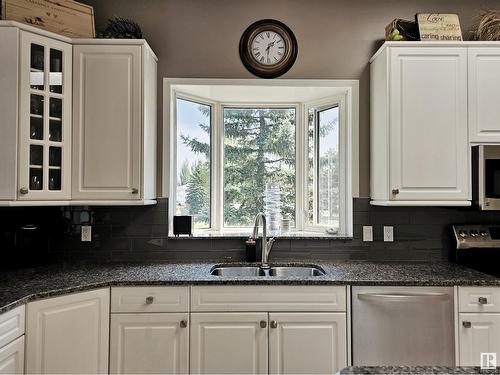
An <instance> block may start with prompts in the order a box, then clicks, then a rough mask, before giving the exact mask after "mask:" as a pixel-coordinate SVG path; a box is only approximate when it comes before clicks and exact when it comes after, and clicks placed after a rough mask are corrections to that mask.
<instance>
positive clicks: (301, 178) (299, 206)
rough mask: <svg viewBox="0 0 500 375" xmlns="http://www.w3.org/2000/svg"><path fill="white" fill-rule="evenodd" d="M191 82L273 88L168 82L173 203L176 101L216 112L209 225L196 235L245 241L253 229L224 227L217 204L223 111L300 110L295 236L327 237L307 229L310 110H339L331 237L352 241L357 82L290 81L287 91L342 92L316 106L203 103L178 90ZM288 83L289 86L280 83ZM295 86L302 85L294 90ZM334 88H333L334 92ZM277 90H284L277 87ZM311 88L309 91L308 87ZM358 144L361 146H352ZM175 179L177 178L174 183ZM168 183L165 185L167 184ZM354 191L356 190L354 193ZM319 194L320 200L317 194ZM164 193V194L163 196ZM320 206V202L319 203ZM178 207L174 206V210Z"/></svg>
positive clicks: (242, 82)
mask: <svg viewBox="0 0 500 375" xmlns="http://www.w3.org/2000/svg"><path fill="white" fill-rule="evenodd" d="M186 81H188V82H189V84H197V83H200V84H204V85H207V84H209V85H210V84H213V85H227V84H228V82H230V83H229V84H231V85H238V86H239V85H242V86H245V85H250V84H251V85H262V86H268V84H262V81H260V80H259V83H256V82H255V81H257V80H252V79H250V80H230V79H229V80H228V79H168V78H165V79H164V93H165V95H164V102H165V107H164V124H165V127H164V134H163V136H164V142H165V140H166V143H164V144H166V145H167V146H169V149H168V150H167V151H168V152H167V153H166V155H165V156H166V157H165V158H164V163H165V161H166V163H167V164H166V165H165V164H164V169H163V171H164V178H165V177H166V178H167V180H166V182H167V183H166V184H164V187H165V186H166V187H167V194H165V193H164V195H166V196H168V197H171V199H173V200H174V201H175V197H176V185H177V170H176V169H177V160H176V156H177V127H176V117H177V114H176V108H177V105H176V103H177V99H178V98H179V99H184V100H188V101H192V102H195V103H200V104H203V105H209V106H210V107H211V120H210V121H211V134H210V141H211V149H210V157H211V161H210V166H211V170H210V224H211V227H210V228H208V229H197V230H196V232H195V233H194V234H195V235H198V234H199V235H202V236H207V235H208V236H210V235H213V236H218V235H224V236H225V235H228V236H231V235H242V236H244V235H245V234H247V233H248V232H249V228H248V227H224V226H223V222H224V218H223V216H222V215H223V204H214V202H223V173H224V171H223V166H224V164H223V163H224V144H223V143H224V123H223V116H224V108H235V107H236V108H245V107H246V108H295V111H296V124H295V127H296V133H295V147H296V165H295V170H296V180H295V181H296V196H297V199H296V201H295V206H296V210H295V230H294V232H295V231H297V232H302V234H303V235H304V236H307V233H309V232H311V235H313V236H314V234H313V233H321V232H322V233H325V229H327V226H321V225H309V224H308V211H307V207H308V197H307V191H308V186H307V184H308V180H307V176H308V150H307V146H308V126H309V123H308V113H309V109H313V108H314V107H316V108H315V109H316V110H317V111H320V110H324V109H326V108H331V107H335V106H338V107H339V125H338V126H339V163H340V176H339V178H340V187H339V190H340V191H339V195H340V196H339V216H340V217H339V219H340V220H339V228H338V233H336V234H332V235H331V238H335V237H342V238H344V237H352V235H353V225H352V219H353V212H352V198H353V196H354V195H357V191H358V190H357V189H358V186H357V183H358V178H359V177H358V168H357V165H356V168H355V170H353V165H354V163H353V162H357V161H358V154H357V153H358V145H357V140H358V121H359V114H358V113H357V110H358V100H359V88H358V81H333V80H312V83H313V84H311V81H307V80H286V81H287V82H283V85H287V86H293V87H294V88H300V86H302V85H305V84H311V86H314V82H317V83H318V84H319V85H318V87H333V88H338V89H339V90H338V91H339V94H338V95H329V96H328V97H326V98H323V99H320V100H314V101H309V102H307V101H306V102H305V101H301V102H297V101H289V102H286V103H285V102H241V101H216V100H210V99H207V98H206V97H199V96H196V95H192V94H189V93H186V92H183V91H182V90H180V89H178V88H177V87H176V85H181V84H183V83H185V82H186ZM281 81H285V80H281ZM296 81H302V82H300V84H298V85H297V87H295V85H294V84H291V82H293V83H295V82H296ZM330 85H331V86H330ZM277 86H280V84H278V85H277ZM307 87H309V86H307ZM353 140H355V141H356V143H353ZM170 176H172V178H170ZM164 181H165V180H164ZM353 186H355V190H354V191H353ZM314 190H315V194H317V189H314ZM164 191H165V190H164ZM315 201H317V199H316V198H315ZM170 206H171V207H173V205H172V203H171V205H170ZM168 214H169V224H170V225H169V227H170V230H169V235H171V234H172V225H171V224H172V221H173V215H174V214H175V210H171V209H169V211H168Z"/></svg>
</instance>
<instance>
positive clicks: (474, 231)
mask: <svg viewBox="0 0 500 375" xmlns="http://www.w3.org/2000/svg"><path fill="white" fill-rule="evenodd" d="M469 234H470V236H471V237H477V236H479V233H478V232H477V230H471V231H470V232H469Z"/></svg>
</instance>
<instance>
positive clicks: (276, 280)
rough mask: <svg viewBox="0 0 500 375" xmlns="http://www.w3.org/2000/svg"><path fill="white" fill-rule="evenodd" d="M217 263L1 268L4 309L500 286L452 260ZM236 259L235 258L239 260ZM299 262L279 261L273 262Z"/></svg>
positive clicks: (1, 307)
mask: <svg viewBox="0 0 500 375" xmlns="http://www.w3.org/2000/svg"><path fill="white" fill-rule="evenodd" d="M215 264H216V263H206V262H203V263H202V262H192V263H132V264H70V265H52V266H43V267H35V268H28V269H21V270H12V271H3V272H2V273H1V275H0V313H3V312H5V311H8V310H10V309H12V308H14V307H16V306H19V305H21V304H24V303H26V302H29V301H33V300H36V299H40V298H44V297H50V296H54V295H59V294H65V293H71V292H76V291H83V290H88V289H94V288H99V287H107V286H133V285H393V286H453V285H477V286H500V278H496V277H493V276H490V275H487V274H484V273H481V272H477V271H474V270H471V269H469V268H465V267H462V266H459V265H456V264H454V263H396V262H384V263H380V262H376V263H374V262H353V261H344V262H316V263H315V264H317V265H319V266H320V267H321V268H323V270H324V271H325V275H324V276H309V277H302V278H297V277H296V278H292V277H276V276H272V277H271V276H266V277H264V276H254V277H220V276H213V275H211V274H210V270H211V269H212V267H213V266H214V265H215ZM235 264H236V263H234V265H235ZM285 264H287V265H291V264H301V265H304V264H305V263H297V262H280V263H273V265H285Z"/></svg>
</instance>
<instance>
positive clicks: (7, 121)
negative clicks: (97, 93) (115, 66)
mask: <svg viewBox="0 0 500 375" xmlns="http://www.w3.org/2000/svg"><path fill="white" fill-rule="evenodd" d="M0 47H1V48H0V49H1V50H2V51H9V53H3V54H2V56H1V57H0V65H1V66H2V67H1V68H0V69H1V72H0V73H1V74H0V76H1V78H0V92H1V94H0V102H1V104H0V113H2V129H1V133H0V134H1V137H0V160H1V161H0V174H1V175H2V181H1V182H0V200H3V201H56V200H67V199H70V197H71V97H72V75H71V69H72V64H71V62H72V46H71V44H70V43H67V42H65V41H61V40H56V39H53V38H49V37H45V36H40V35H37V34H35V33H32V32H28V31H25V30H19V29H18V28H15V27H0Z"/></svg>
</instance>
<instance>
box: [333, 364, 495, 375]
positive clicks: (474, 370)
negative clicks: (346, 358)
mask: <svg viewBox="0 0 500 375" xmlns="http://www.w3.org/2000/svg"><path fill="white" fill-rule="evenodd" d="M499 373H500V368H498V367H497V368H496V369H492V370H482V369H481V368H480V367H442V366H373V367H370V366H352V367H346V368H345V369H343V370H341V371H339V372H338V374H341V375H355V374H362V375H365V374H422V375H423V374H499Z"/></svg>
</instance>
